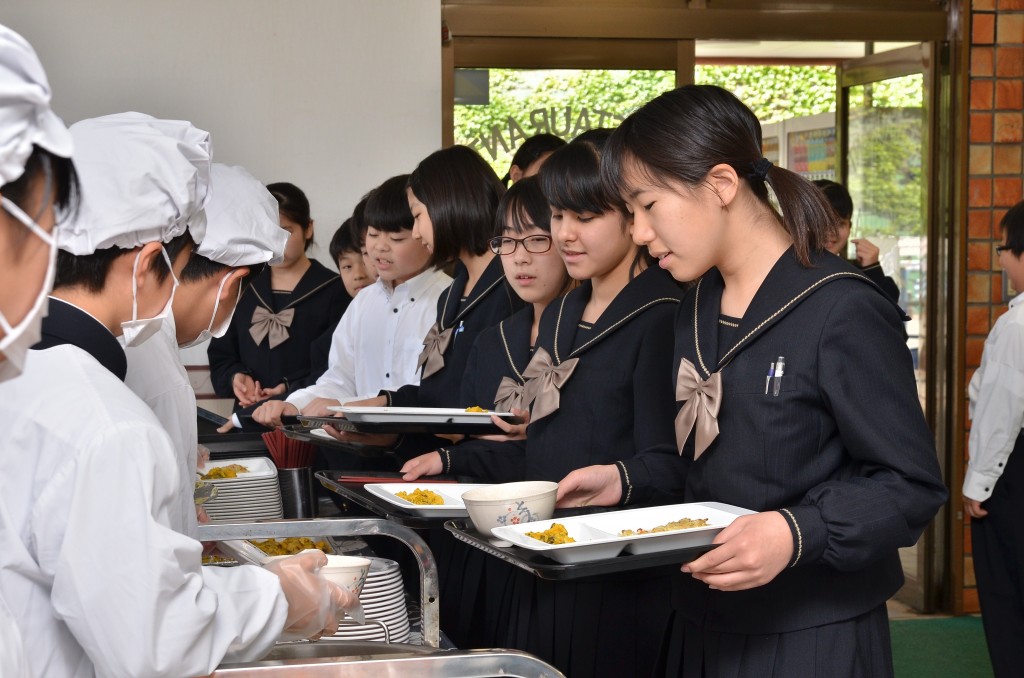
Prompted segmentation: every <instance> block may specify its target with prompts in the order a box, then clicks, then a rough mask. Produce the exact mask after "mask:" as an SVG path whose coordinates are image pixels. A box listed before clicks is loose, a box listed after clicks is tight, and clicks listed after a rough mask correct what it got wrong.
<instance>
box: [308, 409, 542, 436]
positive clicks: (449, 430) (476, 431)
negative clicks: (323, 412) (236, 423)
mask: <svg viewBox="0 0 1024 678" xmlns="http://www.w3.org/2000/svg"><path fill="white" fill-rule="evenodd" d="M298 419H299V421H300V422H303V423H309V424H313V423H315V424H317V425H318V426H323V425H325V424H330V425H332V426H334V427H335V428H337V429H339V430H342V431H352V432H355V433H394V434H398V433H430V434H434V435H440V434H446V435H452V434H458V435H475V436H478V435H491V434H495V433H497V434H502V433H505V432H504V431H502V430H501V429H500V428H498V426H497V425H495V424H494V422H492V421H489V420H488V421H486V422H481V423H477V424H468V423H449V422H365V421H352V420H351V419H346V418H344V417H307V416H304V415H301V414H300V415H298ZM506 421H508V422H509V423H511V424H518V423H521V422H522V419H520V418H518V417H509V418H508V419H507V420H506Z"/></svg>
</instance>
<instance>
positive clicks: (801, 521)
mask: <svg viewBox="0 0 1024 678" xmlns="http://www.w3.org/2000/svg"><path fill="white" fill-rule="evenodd" d="M812 264H813V265H812V266H811V267H810V268H805V267H803V266H801V265H800V264H799V262H798V261H797V259H796V257H795V255H794V254H793V251H792V249H790V250H789V251H788V252H786V253H785V254H784V255H783V256H782V257H781V258H780V259H779V261H778V262H777V263H776V264H775V266H774V268H773V269H772V270H771V272H770V273H769V274H768V277H767V278H766V279H765V281H764V283H763V284H762V285H761V288H760V289H759V290H758V292H757V294H756V295H755V296H754V299H753V300H752V301H751V304H750V307H749V308H748V309H747V311H746V313H745V314H744V316H743V318H742V319H741V321H740V324H739V327H738V328H737V330H736V331H735V335H734V336H735V338H736V341H735V343H734V342H732V341H731V340H730V341H729V342H728V344H726V345H724V346H722V347H721V348H720V347H719V330H720V325H719V317H720V312H719V309H720V305H721V296H722V291H723V282H722V277H721V275H720V274H719V273H718V271H717V270H716V269H712V270H711V271H709V272H708V273H707V274H705V275H704V276H703V278H702V279H701V280H700V282H699V284H698V285H697V286H696V287H695V288H694V289H693V290H692V291H691V292H690V293H689V294H688V295H687V297H686V298H685V299H684V300H683V303H682V304H681V305H680V308H679V314H678V317H677V321H676V347H675V358H676V363H675V364H676V365H677V366H678V364H679V361H680V360H681V359H682V358H685V359H687V360H689V361H690V362H692V363H693V364H694V365H695V366H696V368H697V371H698V373H699V374H700V375H701V377H702V378H707V377H708V376H710V374H711V373H712V372H715V371H719V372H721V376H722V382H723V395H722V404H721V410H720V412H719V416H718V424H719V429H720V433H719V435H718V437H717V438H716V439H715V440H714V441H713V442H712V443H711V445H710V447H708V449H707V450H706V451H705V452H704V453H703V454H702V455H701V457H700V458H699V459H697V460H696V461H694V460H693V451H694V436H693V434H691V435H690V437H689V439H688V440H687V441H686V443H685V445H684V449H683V453H682V459H681V460H679V461H680V463H681V464H684V465H689V474H688V477H687V481H686V491H685V493H684V495H683V497H682V498H683V499H684V500H685V501H688V502H690V501H721V502H725V503H729V504H736V505H739V506H743V507H746V508H749V509H753V510H756V511H774V510H780V512H781V513H782V514H783V515H784V516H785V517H786V519H787V522H789V524H790V529H791V531H792V534H793V545H794V561H793V562H792V563H791V566H790V567H789V568H788V569H786V570H783V572H782V573H781V574H779V575H778V576H777V577H776V578H775V579H774V580H773V581H772V582H770V583H768V584H766V585H765V586H761V587H758V588H755V589H751V590H748V591H739V592H722V591H712V590H710V589H709V588H708V587H707V586H705V585H704V584H703V583H701V582H699V581H697V580H696V579H693V578H692V577H690V576H689V575H682V576H679V577H678V578H677V579H676V586H675V587H674V588H675V590H674V604H675V606H676V608H677V610H678V611H679V613H680V614H682V615H685V616H686V617H687V618H688V619H690V620H691V621H693V622H694V623H696V624H701V625H704V626H705V627H706V628H709V629H711V630H715V631H721V632H729V633H781V632H786V631H793V630H798V629H804V628H809V627H812V626H818V625H822V624H828V623H832V622H837V621H841V620H845V619H851V618H853V617H855V616H857V615H860V614H863V613H865V612H867V611H869V610H871V609H874V608H876V607H877V606H879V605H882V604H884V602H885V601H886V600H887V599H888V598H889V597H890V596H892V595H893V594H894V593H895V592H896V590H897V589H899V587H900V585H901V584H902V583H903V572H902V569H901V567H900V561H899V556H898V553H897V549H898V548H899V547H904V546H911V545H913V544H914V543H915V542H916V541H917V538H918V537H919V536H920V535H921V532H922V531H923V530H924V528H925V526H926V525H927V524H928V523H929V521H931V519H932V517H933V516H934V515H935V513H936V511H938V509H939V507H940V506H942V504H943V503H944V502H945V501H946V498H947V492H946V488H945V486H944V485H943V482H942V476H941V473H940V470H939V465H938V461H937V458H936V452H935V445H934V442H933V438H932V434H931V431H930V430H929V428H928V425H927V424H926V422H925V419H924V415H923V413H922V410H921V405H920V403H919V401H918V396H917V386H916V382H915V378H914V371H913V366H912V364H911V359H910V353H909V351H908V350H907V346H906V342H905V341H904V339H903V325H902V320H903V318H904V314H903V313H902V311H900V310H899V308H898V307H897V306H896V305H895V303H893V301H892V300H891V299H889V298H887V297H886V295H885V294H884V293H882V292H881V290H880V289H879V288H878V287H877V286H876V285H874V284H873V283H872V282H871V281H869V280H868V279H867V278H866V277H865V276H864V275H863V274H862V273H861V272H859V271H857V269H856V268H854V267H852V266H850V265H849V264H848V263H846V262H845V261H843V260H841V259H840V258H839V257H835V256H832V255H830V254H828V253H824V254H820V255H817V256H815V257H814V258H813V261H812ZM694 318H696V323H695V322H694ZM730 344H731V345H730ZM779 356H783V357H784V358H785V371H784V376H783V378H782V380H781V383H780V385H781V389H780V393H779V395H778V396H774V395H772V394H771V393H769V394H767V395H766V393H765V388H766V386H765V384H766V376H767V375H768V370H769V366H770V364H771V363H772V362H776V361H777V360H778V358H779ZM653 478H654V479H655V480H657V478H658V476H657V475H655V476H653Z"/></svg>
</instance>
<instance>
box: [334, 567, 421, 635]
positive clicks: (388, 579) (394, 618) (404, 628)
mask: <svg viewBox="0 0 1024 678" xmlns="http://www.w3.org/2000/svg"><path fill="white" fill-rule="evenodd" d="M359 602H360V603H362V605H363V612H364V613H365V614H366V622H367V623H365V624H358V623H355V622H353V621H351V620H346V621H343V622H341V624H340V625H339V626H338V632H337V633H335V634H334V637H335V638H340V639H343V640H369V641H381V642H383V641H384V640H385V634H384V628H383V627H382V626H381V624H383V625H385V626H387V632H388V636H389V637H388V638H387V640H390V642H392V643H405V642H408V640H409V611H408V609H407V608H406V605H405V587H404V586H403V585H402V573H401V571H400V570H399V569H398V563H396V562H395V561H393V560H388V559H386V558H371V559H370V573H369V574H368V575H367V577H366V583H365V584H364V585H363V591H362V593H360V594H359ZM374 622H379V623H374Z"/></svg>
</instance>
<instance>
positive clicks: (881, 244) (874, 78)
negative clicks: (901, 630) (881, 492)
mask: <svg viewBox="0 0 1024 678" xmlns="http://www.w3.org/2000/svg"><path fill="white" fill-rule="evenodd" d="M932 50H933V47H932V46H931V45H926V44H921V45H915V46H912V47H907V48H903V49H899V50H894V51H892V52H885V53H882V54H876V55H872V56H869V57H865V58H863V59H856V60H850V61H847V62H844V63H843V65H842V67H841V68H840V69H839V72H838V74H837V88H838V94H839V96H838V101H837V104H838V105H837V109H838V110H837V121H838V123H839V132H838V135H839V137H840V141H839V146H840V175H841V179H840V181H842V182H844V183H845V184H846V186H847V188H848V189H849V191H850V195H851V197H852V198H853V204H854V213H853V219H852V227H851V234H850V241H851V245H850V252H849V255H848V256H850V257H851V258H854V255H855V243H854V240H865V241H868V242H870V243H871V244H872V245H874V246H875V247H877V248H878V261H879V263H880V264H881V266H882V269H883V271H884V272H885V274H886V275H887V276H889V277H891V278H892V279H893V280H894V281H895V282H896V284H897V286H898V287H899V290H900V298H899V304H900V306H901V307H902V308H903V309H904V310H906V312H907V314H908V315H909V316H910V321H909V322H907V323H906V329H907V334H908V339H907V346H908V348H909V350H910V353H911V356H912V358H913V362H914V369H915V374H916V376H917V386H918V396H919V398H920V400H921V407H922V408H923V409H924V412H925V415H926V418H927V419H928V422H929V424H930V425H931V427H932V430H933V431H935V432H936V442H937V448H938V449H939V457H940V460H941V459H944V457H945V454H944V451H943V450H944V446H945V443H946V436H945V435H944V434H943V433H942V432H943V431H944V430H946V427H947V425H948V423H949V422H947V421H944V419H948V415H947V414H945V412H944V409H945V408H941V407H939V406H940V404H941V402H942V398H941V397H940V394H941V393H943V392H944V389H945V387H946V384H945V383H944V382H945V381H946V377H945V374H946V373H945V370H943V369H942V368H941V364H942V363H943V361H944V356H945V354H946V352H947V351H946V346H945V345H944V343H945V341H946V336H945V335H946V333H945V332H943V331H937V330H938V328H940V327H941V326H942V322H943V317H942V312H940V311H939V309H940V308H941V307H944V306H945V304H944V303H940V301H941V298H942V297H943V296H944V293H943V291H942V290H941V289H940V287H939V285H938V281H939V279H940V277H939V274H940V270H939V269H940V267H941V265H942V264H941V258H940V253H941V250H942V249H943V246H942V243H943V240H942V238H941V237H939V229H938V225H937V223H936V219H935V210H934V209H933V207H932V205H933V196H932V195H931V193H932V188H931V187H932V186H933V177H934V176H935V174H936V173H935V172H934V171H933V166H934V163H935V162H936V161H937V159H936V157H935V156H936V154H935V153H934V152H933V151H932V148H931V144H932V140H933V139H934V138H935V130H934V127H935V125H934V122H933V119H932V115H933V111H934V108H935V107H934V106H933V104H932V102H933V101H934V99H933V97H934V95H935V92H934V84H933V76H932V73H931V64H932V63H933V59H932ZM862 249H863V248H862ZM861 263H862V264H863V263H864V262H863V261H862V262H861ZM942 519H944V514H941V515H940V518H939V519H937V520H936V522H935V524H933V526H932V527H931V528H930V529H929V530H928V531H926V532H925V534H924V535H923V536H922V537H921V539H920V540H919V542H918V543H917V544H916V545H915V546H913V547H910V548H906V549H903V550H902V551H901V561H902V563H903V571H904V574H905V576H906V585H905V586H904V587H903V589H902V590H901V591H900V592H899V594H898V595H897V596H896V598H897V600H899V601H900V602H902V603H904V604H907V605H909V606H911V607H913V608H915V609H918V610H921V611H926V612H927V611H932V610H934V609H935V608H936V606H937V603H938V591H937V590H936V588H935V586H934V583H935V582H938V581H940V578H938V577H937V576H936V571H937V570H938V569H939V568H941V566H942V565H941V563H942V559H941V558H936V553H937V552H938V551H939V550H940V549H939V548H938V546H939V545H940V543H941V541H942V540H941V535H942V531H941V530H940V529H939V527H938V526H939V524H940V523H941V520H942Z"/></svg>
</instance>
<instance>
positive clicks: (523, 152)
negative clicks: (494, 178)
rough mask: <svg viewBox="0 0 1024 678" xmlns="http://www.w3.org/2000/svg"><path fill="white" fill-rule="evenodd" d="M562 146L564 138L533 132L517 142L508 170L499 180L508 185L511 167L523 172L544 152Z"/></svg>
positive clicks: (555, 149)
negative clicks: (517, 145)
mask: <svg viewBox="0 0 1024 678" xmlns="http://www.w3.org/2000/svg"><path fill="white" fill-rule="evenodd" d="M562 146H565V139H563V138H562V137H559V136H555V135H554V134H547V133H541V134H534V135H533V136H532V137H530V138H529V139H526V140H525V141H524V142H523V143H521V144H519V148H517V149H516V152H515V155H513V156H512V162H510V163H509V168H508V172H506V173H505V176H503V177H502V178H501V182H502V183H503V184H505V185H506V186H508V182H509V181H511V180H512V167H518V168H519V169H521V170H522V171H524V172H525V171H526V170H527V169H529V168H530V165H532V164H533V163H535V162H537V161H538V160H540V158H541V156H543V155H544V154H545V153H551V152H553V151H557V150H558V149H559V148H561V147H562Z"/></svg>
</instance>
